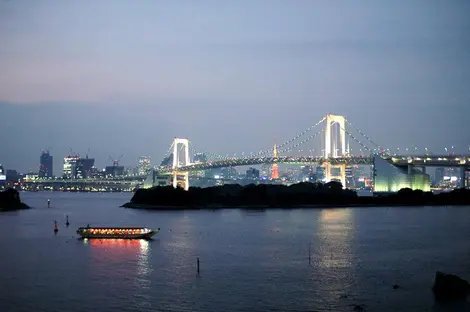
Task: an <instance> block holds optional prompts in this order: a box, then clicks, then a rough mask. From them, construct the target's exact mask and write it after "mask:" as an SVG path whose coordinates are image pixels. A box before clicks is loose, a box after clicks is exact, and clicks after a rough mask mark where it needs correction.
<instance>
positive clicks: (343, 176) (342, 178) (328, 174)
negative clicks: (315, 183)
mask: <svg viewBox="0 0 470 312" xmlns="http://www.w3.org/2000/svg"><path fill="white" fill-rule="evenodd" d="M324 166H325V179H326V182H330V181H333V180H338V181H339V182H341V184H342V185H343V188H345V187H346V165H331V164H330V163H329V162H326V163H325V165H324ZM331 169H339V172H340V174H339V175H334V174H332V173H331V171H332V170H331Z"/></svg>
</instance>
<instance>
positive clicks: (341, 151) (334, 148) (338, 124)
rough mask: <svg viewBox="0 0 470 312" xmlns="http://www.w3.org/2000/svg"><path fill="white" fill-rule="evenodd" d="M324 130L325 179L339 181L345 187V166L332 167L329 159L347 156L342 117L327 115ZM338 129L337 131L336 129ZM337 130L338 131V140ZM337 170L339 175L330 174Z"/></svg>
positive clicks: (343, 119)
mask: <svg viewBox="0 0 470 312" xmlns="http://www.w3.org/2000/svg"><path fill="white" fill-rule="evenodd" d="M325 123H326V128H325V163H324V166H325V178H326V181H327V182H330V181H332V180H339V181H340V182H341V184H342V185H343V187H345V186H346V165H343V164H342V165H332V164H331V163H330V159H331V158H338V157H345V156H347V155H348V154H349V143H348V147H347V149H346V130H345V118H344V116H338V115H331V114H327V115H326V119H325ZM338 128H339V129H338ZM337 130H339V138H338V133H337ZM332 169H333V170H337V169H339V174H337V173H332Z"/></svg>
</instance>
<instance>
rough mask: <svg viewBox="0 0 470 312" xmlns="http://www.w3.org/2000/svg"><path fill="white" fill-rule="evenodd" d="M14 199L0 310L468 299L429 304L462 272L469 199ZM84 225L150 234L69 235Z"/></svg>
mask: <svg viewBox="0 0 470 312" xmlns="http://www.w3.org/2000/svg"><path fill="white" fill-rule="evenodd" d="M21 196H22V199H23V200H24V201H25V202H26V203H28V204H30V205H31V206H33V207H35V209H32V210H28V211H20V212H9V213H2V214H0V248H1V249H0V250H1V251H2V255H1V257H0V276H1V282H0V311H8V312H10V311H28V312H29V311H59V312H66V311H67V312H68V311H70V312H75V311H77V312H78V311H90V310H91V311H99V312H107V311H112V312H120V311H296V312H299V311H352V310H353V308H354V305H355V304H362V305H364V306H365V308H366V311H466V310H468V307H469V303H468V302H467V303H463V304H461V305H459V306H456V307H442V306H439V305H437V304H435V303H434V300H433V296H432V293H431V291H430V287H431V286H432V282H433V278H434V273H435V271H436V270H443V271H446V272H449V273H455V274H458V275H461V276H462V277H463V278H466V279H470V207H465V208H463V207H454V208H452V207H447V208H446V207H437V208H388V209H387V208H373V209H371V208H369V209H360V208H355V209H329V210H328V209H318V210H271V211H266V212H248V211H243V210H223V211H176V212H155V211H143V210H132V209H125V208H119V207H118V206H119V205H121V204H122V203H124V202H126V201H128V200H129V198H130V196H131V194H130V193H123V194H109V193H107V194H85V193H77V194H76V193H21ZM47 198H50V199H51V203H52V207H51V208H49V209H48V208H47V204H46V200H47ZM66 215H68V216H69V218H70V222H71V226H70V227H69V228H66V227H65V216H66ZM53 220H58V221H59V225H60V229H59V233H58V234H57V236H55V235H54V233H53ZM88 223H89V224H91V225H95V226H149V227H154V228H158V227H160V228H161V232H160V233H159V234H158V235H157V236H155V239H154V240H152V241H150V242H147V241H138V240H136V241H120V240H114V241H113V240H89V241H82V240H78V239H77V235H76V234H75V231H76V229H77V227H79V226H86V224H88ZM309 245H310V254H311V264H309V260H308V257H309ZM197 257H199V258H200V264H201V266H200V268H201V270H200V274H199V275H198V274H197V272H196V259H197ZM394 284H399V285H400V286H401V287H402V288H400V289H398V290H393V289H392V285H394Z"/></svg>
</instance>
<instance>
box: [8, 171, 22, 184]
mask: <svg viewBox="0 0 470 312" xmlns="http://www.w3.org/2000/svg"><path fill="white" fill-rule="evenodd" d="M6 178H7V181H8V182H16V181H18V180H19V178H20V175H19V174H18V171H16V170H13V169H7V172H6Z"/></svg>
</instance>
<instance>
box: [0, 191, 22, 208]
mask: <svg viewBox="0 0 470 312" xmlns="http://www.w3.org/2000/svg"><path fill="white" fill-rule="evenodd" d="M28 208H29V207H28V206H27V205H25V204H24V203H22V202H21V199H20V194H19V193H18V191H17V190H14V189H7V190H5V191H3V192H0V211H9V210H18V209H28Z"/></svg>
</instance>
